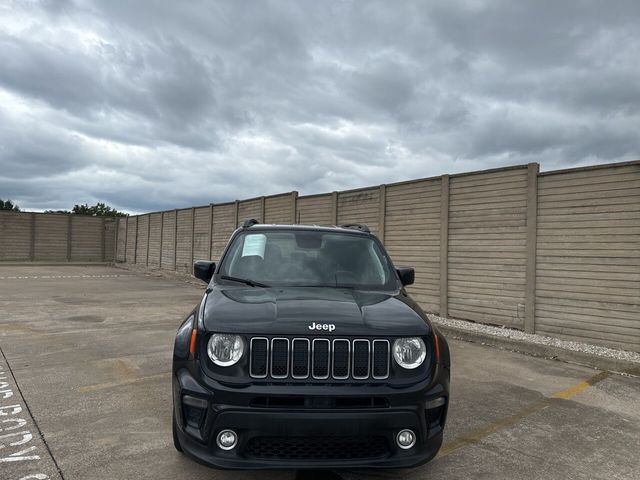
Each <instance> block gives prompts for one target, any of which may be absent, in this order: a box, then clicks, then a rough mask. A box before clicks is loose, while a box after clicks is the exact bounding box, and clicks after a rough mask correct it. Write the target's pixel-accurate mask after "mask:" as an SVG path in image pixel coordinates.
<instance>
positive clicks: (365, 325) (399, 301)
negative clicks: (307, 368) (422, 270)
mask: <svg viewBox="0 0 640 480" xmlns="http://www.w3.org/2000/svg"><path fill="white" fill-rule="evenodd" d="M314 324H315V325H329V324H331V325H334V326H335V329H332V330H331V331H329V330H318V329H310V328H309V327H310V326H313V325H314ZM204 325H205V328H206V329H207V330H208V331H214V332H222V333H239V334H240V333H242V334H251V335H301V336H325V337H326V336H336V337H337V336H351V335H363V336H409V335H411V336H415V335H426V334H428V333H429V332H430V331H431V329H430V326H429V322H428V320H427V319H426V316H425V315H424V314H423V313H422V311H421V310H420V309H419V307H417V305H416V304H415V303H414V302H413V301H412V300H411V299H410V298H409V297H407V296H406V295H404V294H402V293H394V294H390V293H380V292H363V291H358V290H352V289H346V288H324V287H319V288H314V287H311V288H309V287H280V288H279V287H273V288H260V287H244V286H227V285H221V284H218V285H215V286H214V287H213V289H212V290H211V292H210V293H209V294H208V295H207V300H206V304H205V308H204Z"/></svg>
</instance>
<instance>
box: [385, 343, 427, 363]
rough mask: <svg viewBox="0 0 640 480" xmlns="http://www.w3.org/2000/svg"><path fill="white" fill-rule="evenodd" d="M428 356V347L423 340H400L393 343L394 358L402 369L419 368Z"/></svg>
mask: <svg viewBox="0 0 640 480" xmlns="http://www.w3.org/2000/svg"><path fill="white" fill-rule="evenodd" d="M426 356H427V347H425V346H424V342H423V341H422V339H421V338H418V337H411V338H399V339H397V340H396V341H395V342H393V358H395V360H396V363H397V364H398V365H400V366H401V367H402V368H406V369H409V370H412V369H414V368H418V367H419V366H420V365H422V362H424V359H425V357H426Z"/></svg>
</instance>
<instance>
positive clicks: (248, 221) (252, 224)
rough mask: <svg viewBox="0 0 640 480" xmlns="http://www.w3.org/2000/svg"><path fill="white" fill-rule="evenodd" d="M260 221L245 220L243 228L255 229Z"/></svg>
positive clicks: (253, 219)
mask: <svg viewBox="0 0 640 480" xmlns="http://www.w3.org/2000/svg"><path fill="white" fill-rule="evenodd" d="M258 223H260V222H258V220H256V219H255V218H248V219H247V220H245V221H244V222H242V228H243V229H245V228H249V227H253V226H254V225H257V224H258Z"/></svg>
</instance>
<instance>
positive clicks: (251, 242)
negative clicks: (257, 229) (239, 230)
mask: <svg viewBox="0 0 640 480" xmlns="http://www.w3.org/2000/svg"><path fill="white" fill-rule="evenodd" d="M266 244H267V236H266V235H264V234H262V233H256V234H252V235H247V236H246V237H244V247H243V248H242V256H243V257H250V256H252V255H257V256H259V257H261V258H262V259H264V247H265V245H266Z"/></svg>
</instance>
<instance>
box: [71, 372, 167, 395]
mask: <svg viewBox="0 0 640 480" xmlns="http://www.w3.org/2000/svg"><path fill="white" fill-rule="evenodd" d="M169 375H171V372H164V373H157V374H155V375H147V376H146V377H136V378H131V379H128V380H120V381H119V382H105V383H96V384H95V385H86V386H84V387H80V388H78V391H79V392H80V393H90V392H95V391H97V390H106V389H109V388H114V387H120V386H122V385H131V384H133V383H141V382H146V381H147V380H155V379H156V378H164V377H168V376H169Z"/></svg>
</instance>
